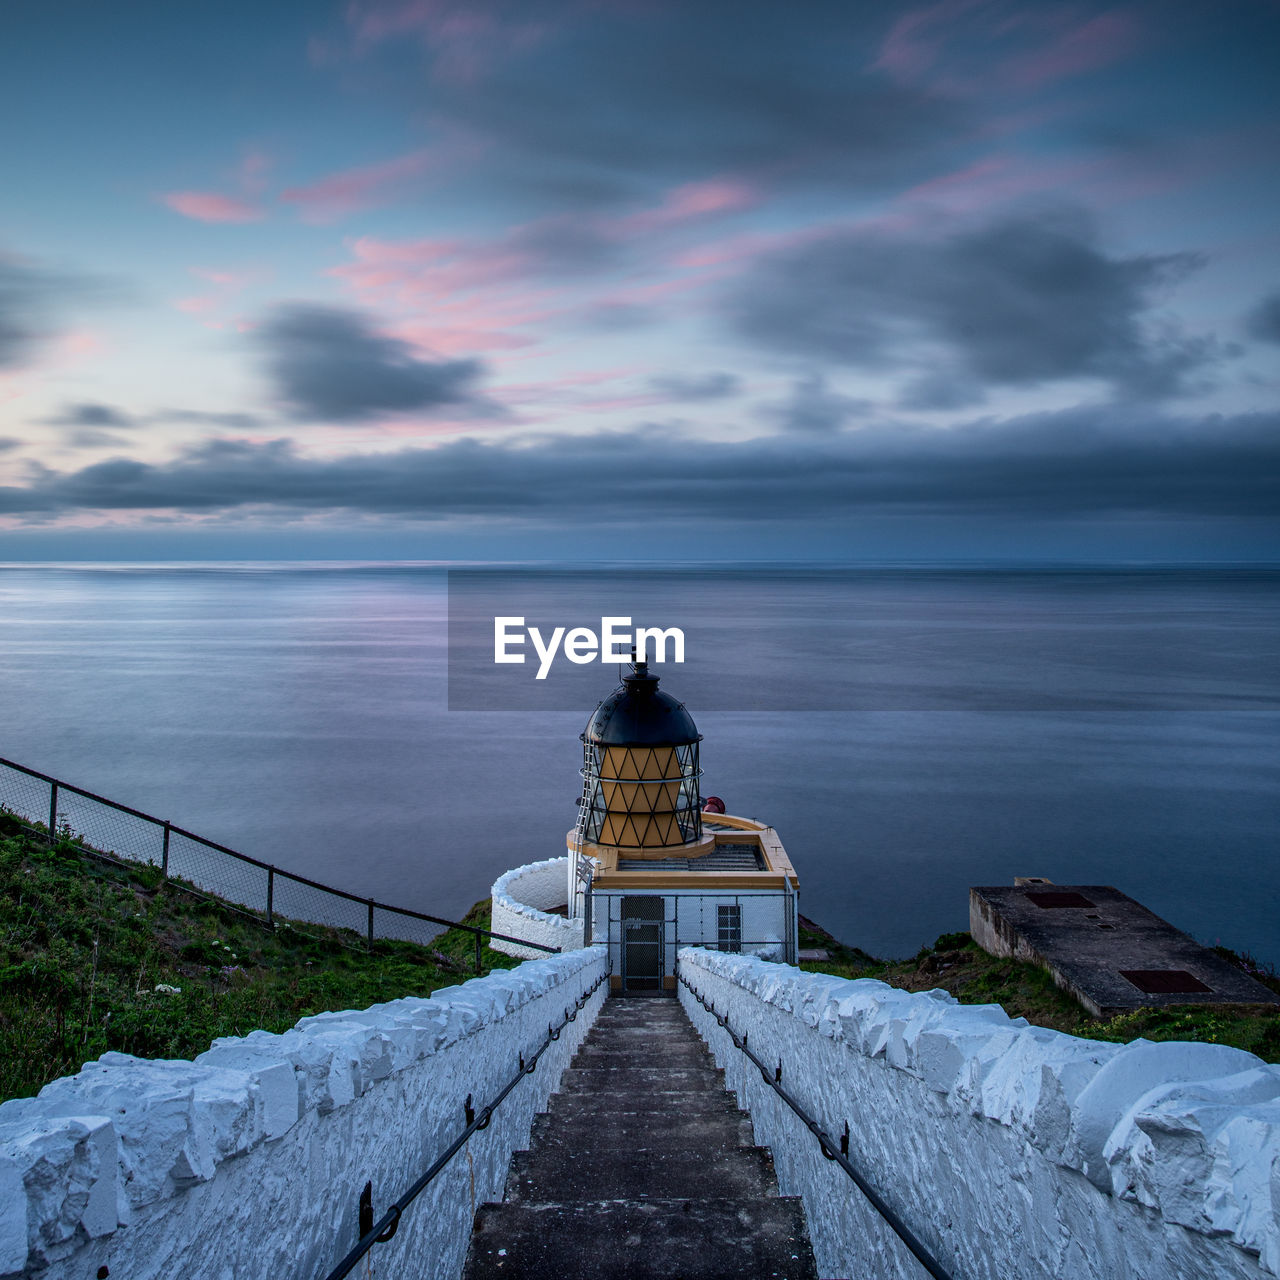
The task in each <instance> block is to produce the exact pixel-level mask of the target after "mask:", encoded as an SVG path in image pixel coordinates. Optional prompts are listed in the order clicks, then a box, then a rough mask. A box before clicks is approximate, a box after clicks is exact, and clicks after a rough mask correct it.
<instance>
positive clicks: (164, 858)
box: [160, 822, 171, 880]
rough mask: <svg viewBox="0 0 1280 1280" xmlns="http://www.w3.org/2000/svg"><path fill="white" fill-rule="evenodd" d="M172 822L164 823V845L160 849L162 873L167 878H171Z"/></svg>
mask: <svg viewBox="0 0 1280 1280" xmlns="http://www.w3.org/2000/svg"><path fill="white" fill-rule="evenodd" d="M170 830H171V827H170V824H169V823H168V822H166V823H165V824H164V847H163V848H162V849H161V850H160V874H161V875H162V876H164V878H165V879H166V880H167V879H168V878H169V832H170Z"/></svg>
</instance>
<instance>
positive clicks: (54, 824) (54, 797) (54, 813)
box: [49, 782, 58, 844]
mask: <svg viewBox="0 0 1280 1280" xmlns="http://www.w3.org/2000/svg"><path fill="white" fill-rule="evenodd" d="M57 838H58V784H57V783H56V782H51V783H50V784H49V843H50V844H52V843H53V842H54V841H55V840H56V839H57Z"/></svg>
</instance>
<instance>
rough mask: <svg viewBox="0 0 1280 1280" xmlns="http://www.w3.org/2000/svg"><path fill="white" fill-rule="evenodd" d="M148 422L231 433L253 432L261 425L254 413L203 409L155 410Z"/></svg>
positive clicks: (260, 420)
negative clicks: (185, 424)
mask: <svg viewBox="0 0 1280 1280" xmlns="http://www.w3.org/2000/svg"><path fill="white" fill-rule="evenodd" d="M148 420H149V421H151V422H176V423H189V424H191V425H192V426H197V427H225V428H227V429H228V430H231V431H253V430H256V429H257V428H258V427H259V426H260V425H261V423H262V419H261V418H259V417H258V415H257V414H256V413H215V412H209V411H208V410H205V409H157V410H156V411H155V412H154V413H153V414H150V415H148Z"/></svg>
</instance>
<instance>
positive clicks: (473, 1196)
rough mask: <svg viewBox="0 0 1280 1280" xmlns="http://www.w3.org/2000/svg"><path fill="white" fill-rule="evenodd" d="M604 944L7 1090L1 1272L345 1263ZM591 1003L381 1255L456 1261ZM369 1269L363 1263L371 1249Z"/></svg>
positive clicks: (131, 1276)
mask: <svg viewBox="0 0 1280 1280" xmlns="http://www.w3.org/2000/svg"><path fill="white" fill-rule="evenodd" d="M606 963H607V962H606V958H605V950H604V948H603V947H593V948H590V949H586V950H579V951H573V952H570V953H569V954H567V955H562V956H553V957H551V958H549V959H542V960H534V961H530V962H529V963H527V964H522V965H519V966H517V967H516V968H514V969H509V970H495V971H494V972H493V973H490V974H488V975H487V976H485V977H483V978H473V979H472V980H471V981H470V982H466V983H464V984H463V985H461V986H458V987H450V988H448V989H446V990H443V991H438V992H436V994H435V995H434V996H432V997H431V998H430V999H405V1000H393V1001H389V1002H388V1003H386V1004H381V1005H374V1006H373V1008H371V1009H364V1010H359V1011H354V1010H348V1011H347V1012H344V1013H325V1014H320V1015H318V1016H317V1017H314V1018H304V1019H302V1021H301V1022H299V1023H298V1025H297V1026H296V1027H295V1028H293V1029H292V1030H291V1031H286V1032H285V1033H284V1034H283V1035H272V1034H269V1033H268V1032H265V1031H255V1032H254V1033H253V1034H252V1035H249V1036H245V1037H243V1038H227V1039H223V1040H219V1041H217V1042H215V1044H214V1046H213V1048H212V1049H210V1050H209V1051H208V1052H207V1053H203V1054H201V1055H200V1056H199V1057H198V1058H196V1060H195V1061H194V1062H156V1061H149V1060H146V1059H142V1058H133V1057H129V1056H128V1055H126V1054H120V1053H108V1054H105V1055H104V1056H103V1057H102V1058H100V1059H99V1060H98V1061H97V1062H91V1063H88V1064H86V1066H85V1067H84V1069H83V1070H82V1071H81V1072H80V1073H79V1074H78V1075H75V1076H68V1077H65V1078H64V1079H61V1080H55V1081H54V1082H53V1083H52V1084H50V1085H47V1086H46V1087H45V1088H44V1089H42V1090H41V1092H40V1096H39V1097H38V1098H24V1099H17V1100H14V1101H11V1102H6V1103H5V1104H4V1105H3V1106H0V1275H3V1276H16V1275H23V1276H39V1277H41V1278H42V1280H86V1278H87V1277H92V1276H93V1275H95V1274H97V1269H98V1268H99V1267H103V1266H106V1267H108V1268H109V1273H110V1275H111V1276H112V1277H127V1278H128V1280H173V1278H174V1277H177V1276H181V1277H183V1280H229V1278H231V1277H245V1278H246V1280H247V1278H249V1277H259V1276H281V1277H286V1276H288V1277H293V1276H297V1277H316V1276H323V1275H325V1274H326V1273H327V1272H328V1271H329V1270H330V1269H331V1268H332V1267H333V1265H334V1264H335V1263H336V1262H338V1260H339V1259H340V1258H341V1257H342V1256H343V1255H344V1254H345V1253H346V1252H347V1250H348V1249H349V1248H350V1247H351V1246H352V1245H353V1244H354V1243H355V1242H356V1239H357V1236H358V1231H357V1221H358V1218H357V1205H358V1197H359V1195H360V1191H361V1189H362V1188H363V1187H364V1185H365V1183H366V1182H367V1181H371V1182H372V1183H373V1204H374V1213H375V1217H379V1216H381V1214H382V1213H383V1211H384V1210H385V1208H386V1206H387V1205H388V1204H389V1203H390V1202H391V1201H392V1200H394V1199H395V1198H396V1197H397V1196H399V1195H400V1194H402V1193H403V1192H404V1191H405V1190H406V1189H407V1187H408V1186H409V1185H410V1184H411V1183H412V1182H413V1181H414V1180H415V1179H416V1178H417V1177H418V1176H419V1175H420V1174H421V1173H422V1172H423V1171H424V1170H425V1169H426V1167H427V1166H428V1165H430V1164H431V1162H432V1161H433V1160H434V1159H435V1158H436V1157H437V1156H438V1155H440V1154H441V1153H442V1152H443V1150H444V1149H445V1148H446V1147H447V1146H448V1145H449V1143H450V1142H451V1141H452V1140H453V1139H454V1138H455V1137H456V1136H457V1135H458V1134H459V1133H460V1132H461V1131H462V1129H463V1128H464V1127H465V1124H466V1120H465V1113H464V1108H463V1102H464V1100H465V1098H466V1097H467V1095H468V1094H471V1095H472V1098H473V1102H474V1104H475V1106H476V1107H477V1108H479V1107H480V1106H482V1105H483V1104H484V1103H486V1102H487V1101H489V1100H490V1099H491V1098H493V1097H494V1096H495V1095H496V1094H497V1092H498V1090H499V1089H501V1088H502V1087H503V1086H504V1085H505V1084H506V1083H507V1081H508V1080H509V1079H510V1078H511V1076H512V1075H513V1074H514V1073H515V1072H516V1070H517V1069H518V1064H519V1055H520V1054H521V1053H524V1054H526V1055H528V1054H531V1053H532V1052H533V1051H534V1050H535V1049H536V1048H537V1046H538V1045H539V1044H541V1043H542V1041H543V1039H544V1038H545V1037H546V1034H547V1027H548V1025H550V1024H553V1023H557V1022H559V1021H560V1019H561V1018H562V1017H563V1016H564V1014H565V1011H566V1010H567V1009H569V1008H571V1007H572V1006H573V1004H574V1002H575V1001H576V1000H577V998H578V997H579V996H580V995H581V994H582V993H583V992H584V991H585V990H586V989H587V988H589V987H590V986H591V985H592V983H593V982H595V980H596V979H597V978H598V977H600V976H601V975H602V974H604V972H605V969H606ZM607 990H608V987H607V984H606V985H602V986H601V987H599V988H598V989H597V991H596V993H595V995H594V997H593V998H592V999H591V1000H590V1001H589V1002H588V1004H587V1005H586V1006H585V1007H584V1008H583V1010H582V1011H581V1012H580V1013H579V1014H578V1016H577V1017H576V1019H575V1020H574V1021H573V1022H571V1023H569V1024H568V1026H566V1027H565V1029H564V1030H563V1032H562V1033H561V1035H560V1038H559V1039H558V1040H555V1041H553V1042H552V1043H551V1045H550V1047H549V1048H548V1049H547V1051H546V1052H545V1053H544V1054H543V1056H542V1058H541V1059H540V1060H539V1062H538V1065H537V1069H536V1070H535V1071H534V1072H533V1074H531V1075H528V1076H525V1077H524V1078H523V1079H521V1081H520V1082H519V1083H518V1084H517V1085H516V1087H515V1088H514V1089H513V1090H512V1092H511V1093H510V1094H509V1095H508V1097H507V1098H506V1100H505V1101H504V1102H503V1103H502V1105H501V1106H500V1107H499V1108H498V1110H497V1111H496V1112H495V1113H494V1118H493V1121H492V1123H491V1124H490V1125H489V1127H488V1128H486V1129H484V1130H482V1131H480V1132H477V1133H476V1134H474V1135H473V1136H472V1137H471V1138H470V1139H469V1141H468V1142H467V1145H466V1147H465V1148H464V1149H463V1150H461V1151H459V1152H458V1153H457V1155H456V1156H454V1158H453V1160H452V1161H450V1163H449V1164H448V1165H447V1166H446V1167H445V1169H444V1171H443V1172H442V1173H441V1174H440V1175H439V1176H438V1177H437V1178H436V1179H435V1181H433V1182H432V1183H431V1184H429V1185H428V1187H427V1188H426V1190H425V1191H423V1193H422V1194H421V1196H419V1198H418V1199H417V1200H416V1201H415V1202H414V1203H413V1205H412V1206H410V1208H409V1209H407V1210H406V1212H405V1214H404V1217H403V1219H402V1221H401V1223H400V1227H399V1230H398V1231H397V1232H396V1235H395V1236H394V1238H393V1239H392V1240H391V1241H390V1242H388V1243H386V1244H379V1245H375V1246H374V1252H373V1254H372V1255H371V1256H372V1258H373V1261H374V1269H375V1271H376V1273H377V1274H378V1275H383V1276H433V1277H434V1276H442V1277H444V1276H450V1275H456V1274H457V1273H458V1272H459V1270H460V1269H461V1266H462V1260H463V1258H464V1256H465V1254H466V1249H467V1244H468V1241H469V1239H470V1233H471V1222H472V1218H473V1216H474V1213H475V1209H476V1206H477V1205H478V1204H479V1203H480V1202H482V1201H485V1200H498V1199H501V1197H502V1188H503V1183H504V1181H505V1179H506V1174H507V1166H508V1164H509V1162H510V1159H511V1153H512V1151H513V1150H515V1149H517V1148H521V1147H525V1146H527V1145H528V1139H529V1129H530V1125H531V1123H532V1120H533V1116H534V1115H535V1114H536V1113H537V1112H538V1111H541V1110H543V1109H545V1107H546V1103H547V1098H548V1096H549V1095H550V1094H551V1092H552V1091H553V1090H554V1089H555V1088H556V1086H557V1085H558V1083H559V1080H560V1075H561V1072H562V1071H563V1070H564V1068H565V1066H566V1065H567V1064H568V1062H569V1059H570V1058H571V1057H572V1056H573V1053H574V1050H575V1049H576V1048H577V1046H578V1045H579V1043H581V1041H582V1038H583V1036H584V1035H585V1034H586V1032H587V1029H588V1028H589V1027H590V1025H591V1023H592V1021H593V1020H594V1018H595V1015H596V1012H597V1011H598V1010H599V1007H600V1004H601V1002H602V1001H603V999H604V998H605V996H606V994H607ZM357 1274H364V1272H363V1269H360V1270H358V1272H357Z"/></svg>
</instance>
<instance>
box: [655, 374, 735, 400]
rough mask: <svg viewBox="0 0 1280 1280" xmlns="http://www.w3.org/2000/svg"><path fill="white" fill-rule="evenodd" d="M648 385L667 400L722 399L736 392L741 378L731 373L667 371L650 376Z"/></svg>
mask: <svg viewBox="0 0 1280 1280" xmlns="http://www.w3.org/2000/svg"><path fill="white" fill-rule="evenodd" d="M649 386H650V387H652V388H653V390H654V391H655V392H656V393H657V394H658V395H660V396H664V397H665V398H666V399H668V400H695V401H696V400H724V399H726V398H727V397H729V396H736V395H737V394H738V391H739V390H740V388H741V386H742V379H741V378H739V377H738V376H737V375H736V374H732V373H668V374H659V375H657V376H655V377H652V378H650V379H649Z"/></svg>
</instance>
